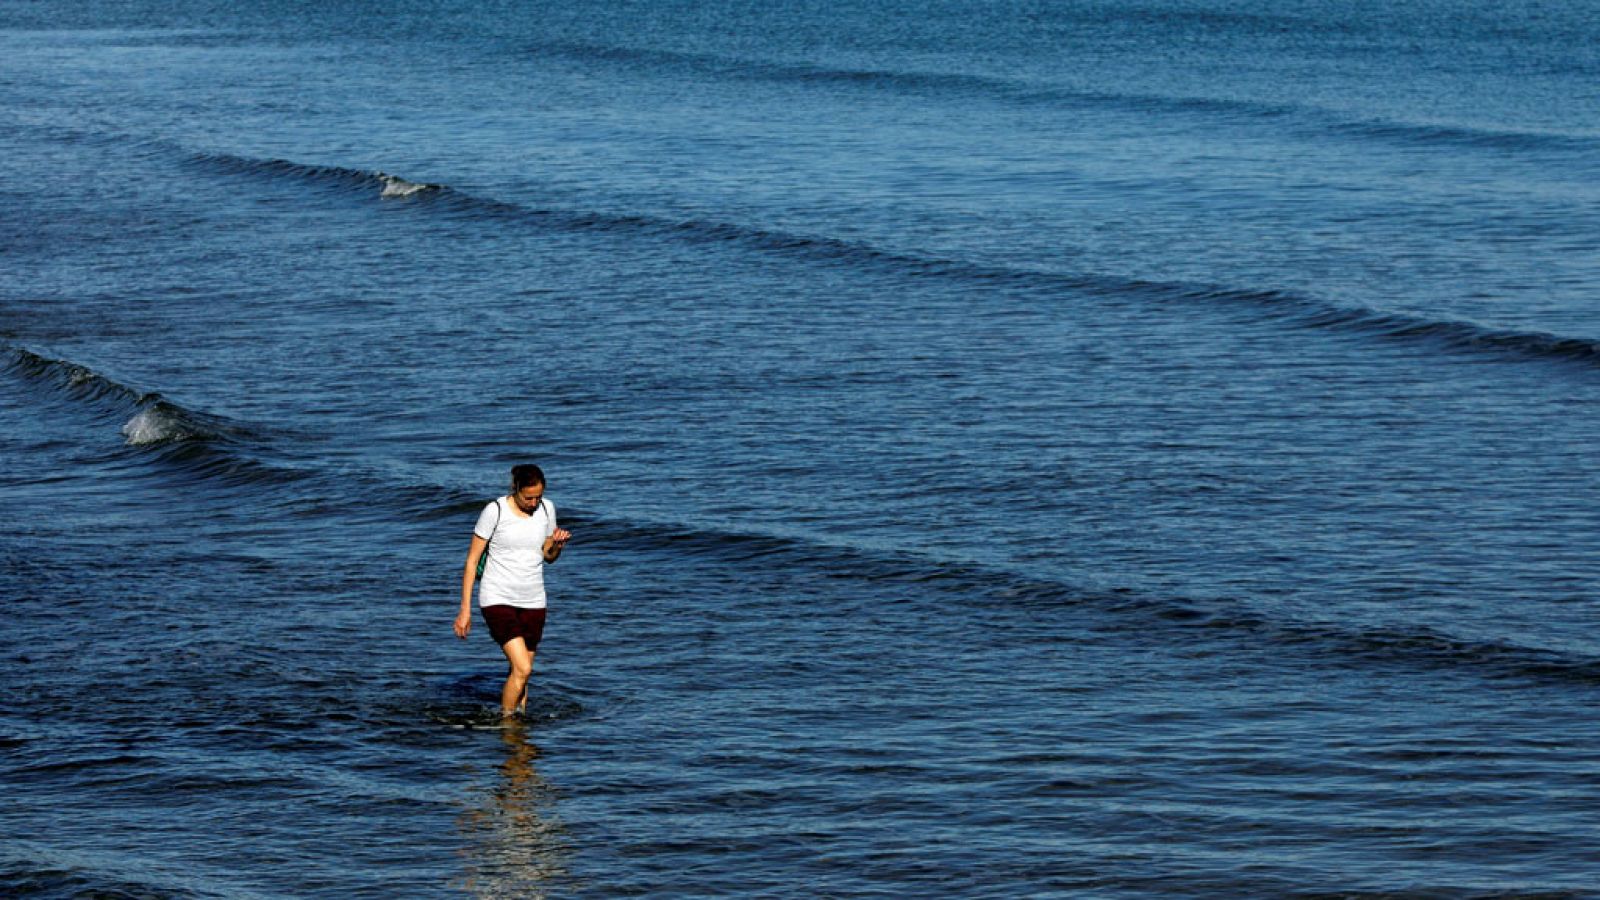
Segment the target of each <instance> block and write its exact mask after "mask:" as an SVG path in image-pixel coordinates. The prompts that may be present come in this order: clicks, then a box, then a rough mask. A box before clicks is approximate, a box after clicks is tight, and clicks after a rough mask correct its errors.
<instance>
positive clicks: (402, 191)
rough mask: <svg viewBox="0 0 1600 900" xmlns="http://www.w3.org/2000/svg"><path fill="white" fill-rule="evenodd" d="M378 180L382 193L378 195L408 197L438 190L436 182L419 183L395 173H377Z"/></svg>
mask: <svg viewBox="0 0 1600 900" xmlns="http://www.w3.org/2000/svg"><path fill="white" fill-rule="evenodd" d="M378 180H379V181H381V182H383V193H382V194H381V195H380V196H383V197H410V196H412V195H413V194H420V193H422V192H423V191H433V190H438V188H439V186H438V185H436V184H419V183H417V182H415V181H407V180H405V179H404V178H400V177H399V176H396V175H385V174H383V173H382V172H379V173H378Z"/></svg>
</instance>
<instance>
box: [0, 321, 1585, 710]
mask: <svg viewBox="0 0 1600 900" xmlns="http://www.w3.org/2000/svg"><path fill="white" fill-rule="evenodd" d="M3 352H4V353H5V354H7V355H8V356H9V359H7V360H6V361H5V363H4V364H3V365H0V370H3V371H5V372H7V373H9V374H13V375H16V376H19V377H21V378H24V379H28V380H33V381H37V382H42V383H44V384H47V385H49V386H50V387H51V388H52V389H53V390H57V391H60V392H62V393H65V394H66V395H68V396H69V397H71V398H73V399H74V400H76V401H79V402H84V403H88V404H92V405H99V406H102V407H109V408H110V409H111V410H112V411H114V412H119V413H123V414H131V415H132V418H130V419H129V422H130V424H131V423H132V422H135V421H137V420H138V419H139V417H140V416H142V415H145V414H147V413H152V412H159V413H160V414H161V415H163V416H167V417H170V422H171V424H170V425H168V426H167V427H166V428H165V429H164V430H162V431H161V432H160V433H159V435H158V436H156V437H155V439H153V440H148V441H139V440H134V439H132V437H131V436H130V439H129V441H128V443H129V444H130V446H131V449H133V450H135V451H138V452H144V453H151V454H153V455H154V456H153V458H154V459H155V460H156V461H158V462H159V463H162V464H165V465H172V466H176V467H177V468H178V469H179V470H180V471H182V472H184V473H185V474H186V475H187V476H188V477H191V478H195V479H198V480H200V481H212V482H218V483H222V484H225V485H228V486H233V487H247V488H248V487H251V486H260V487H273V488H281V487H282V486H284V485H285V483H288V482H295V483H297V486H298V488H299V490H297V491H296V492H295V494H296V495H297V496H298V497H300V498H305V497H309V496H318V497H321V498H322V500H321V501H320V507H319V508H323V509H324V510H325V511H331V510H335V509H344V508H346V507H348V508H350V509H359V508H364V507H365V506H366V505H367V502H366V499H365V498H366V497H368V496H370V493H371V492H372V491H374V490H377V489H380V488H381V489H388V490H392V489H393V488H394V485H393V484H392V483H390V482H389V481H388V480H387V479H386V478H384V477H382V476H380V475H379V474H378V473H376V472H369V471H364V470H361V469H356V470H354V471H348V470H342V469H341V470H339V471H333V470H330V469H328V468H327V467H326V466H325V465H321V464H319V462H318V461H317V460H315V459H311V458H307V459H304V460H301V463H302V464H301V465H297V466H289V465H283V464H281V463H279V462H274V461H272V460H271V459H269V458H267V456H269V455H270V454H268V453H266V452H265V451H267V449H268V448H267V447H266V446H265V445H264V442H263V441H261V440H259V439H253V438H252V436H254V435H257V434H258V430H257V429H251V428H248V427H246V426H243V425H241V424H239V423H232V422H228V421H226V420H223V419H221V418H220V417H216V416H211V415H208V414H204V413H199V412H196V411H194V410H190V409H186V408H184V407H181V406H178V405H176V404H172V403H170V402H168V401H166V400H163V399H162V398H161V395H160V394H157V393H154V392H145V391H140V390H137V389H135V388H133V387H130V386H128V385H126V384H123V383H121V382H118V381H116V380H113V379H111V378H108V377H106V376H104V375H101V374H99V373H97V372H95V371H93V370H92V369H90V368H88V367H86V366H82V365H79V364H77V363H74V362H71V361H69V360H62V359H56V358H52V357H48V356H44V355H42V354H39V353H35V352H33V351H31V350H26V349H23V348H18V347H5V348H3ZM125 433H126V426H125ZM398 494H399V496H401V497H403V498H404V499H403V500H401V501H400V503H399V504H398V505H397V506H396V507H395V508H394V509H391V510H390V511H389V512H390V514H399V515H404V516H407V517H410V518H412V519H414V520H416V521H425V522H442V521H447V520H448V521H456V520H460V521H466V520H467V519H468V518H469V517H470V515H471V514H472V513H473V512H475V511H476V510H477V509H478V508H479V507H480V506H481V504H482V503H483V500H484V495H482V494H481V493H478V492H472V491H467V490H464V489H462V488H460V487H449V486H444V485H438V484H412V485H407V486H406V489H405V490H403V491H400V492H398ZM291 499H292V498H291ZM296 502H299V501H296ZM565 518H566V519H567V521H568V522H569V523H571V524H573V526H574V527H575V528H577V529H580V530H581V531H582V532H583V535H584V541H585V542H586V543H589V542H592V543H595V544H611V545H613V546H617V547H621V548H624V549H629V550H634V551H646V552H661V551H668V552H671V553H673V554H675V555H677V556H680V557H692V558H696V559H700V560H704V561H710V562H715V563H718V564H721V565H731V566H758V567H761V568H764V569H770V568H772V567H775V566H776V567H783V568H788V569H799V570H802V571H805V572H812V571H815V572H816V573H817V574H818V575H819V576H825V577H829V578H851V579H858V580H860V581H862V582H866V583H872V584H882V583H904V584H909V585H916V586H917V588H918V591H919V594H921V595H926V596H932V597H934V599H933V600H932V601H931V602H938V603H947V602H960V603H964V604H979V605H981V604H995V605H998V606H1002V607H1016V606H1019V605H1020V606H1025V607H1026V606H1034V607H1039V608H1041V609H1059V608H1069V607H1081V608H1086V609H1092V610H1096V611H1098V612H1099V613H1100V614H1101V615H1100V616H1099V617H1097V619H1096V620H1095V624H1097V625H1101V626H1104V625H1109V626H1110V627H1111V629H1112V630H1113V631H1116V630H1118V629H1119V628H1122V627H1123V626H1122V625H1119V624H1118V623H1119V621H1120V622H1125V623H1126V626H1125V627H1126V628H1127V629H1128V630H1136V631H1138V632H1139V633H1141V634H1148V633H1150V632H1151V631H1152V630H1153V629H1154V630H1166V631H1170V632H1171V634H1172V639H1173V640H1174V641H1192V640H1193V639H1194V637H1195V635H1196V634H1197V633H1203V634H1211V635H1217V636H1225V637H1227V638H1228V639H1230V640H1236V639H1241V638H1249V641H1250V643H1252V644H1254V645H1262V646H1265V645H1271V646H1279V647H1285V648H1303V649H1308V650H1310V651H1311V652H1313V654H1314V655H1325V656H1331V657H1335V658H1340V659H1351V658H1356V659H1378V660H1383V661H1388V662H1395V663H1403V664H1413V665H1414V664H1418V663H1422V664H1427V665H1438V666H1444V667H1447V668H1454V667H1459V666H1468V667H1472V668H1478V669H1482V670H1484V671H1486V672H1488V673H1489V674H1491V675H1494V676H1500V677H1535V678H1552V679H1558V680H1562V681H1570V682H1578V683H1586V684H1595V685H1600V659H1592V658H1587V657H1581V656H1577V655H1569V654H1562V653H1558V652H1556V651H1552V650H1546V649H1542V648H1535V647H1526V646H1522V645H1517V644H1513V643H1509V642H1482V641H1469V640H1464V639H1460V638H1454V637H1450V636H1448V635H1443V634H1439V633H1437V632H1435V631H1432V630H1430V629H1428V628H1426V627H1423V626H1417V627H1406V628H1400V627H1394V626H1385V627H1382V628H1373V629H1365V630H1362V629H1352V628H1348V627H1345V626H1340V625H1335V624H1329V623H1321V622H1303V621H1295V620H1274V619H1271V618H1268V617H1266V616H1263V615H1260V614H1257V613H1254V612H1252V611H1250V610H1248V609H1246V608H1244V607H1241V606H1240V605H1239V604H1237V603H1235V602H1232V601H1228V600H1226V599H1222V600H1215V599H1213V600H1195V599H1188V598H1181V597H1159V596H1151V595H1142V594H1139V593H1137V592H1135V591H1133V590H1131V589H1125V588H1111V589H1107V588H1101V587H1087V586H1084V585H1075V584H1071V583H1068V582H1064V581H1059V580H1054V579H1049V578H1040V577H1038V576H1035V575H1031V574H1026V573H1022V572H1018V571H1013V570H1008V569H1006V568H1004V567H1000V566H994V565H988V564H979V563H975V562H965V561H956V560H948V559H940V558H937V557H932V556H926V555H923V554H918V553H913V552H909V551H906V552H896V551H893V550H887V549H883V550H869V549H863V548H860V547H848V546H837V545H834V544H830V543H827V542H825V541H820V540H817V539H815V538H807V537H800V536H790V535H780V534H769V533H758V532H742V531H733V530H728V529H723V528H714V527H705V526H694V525H690V524H672V523H650V522H641V521H630V520H616V519H606V518H603V517H597V516H593V515H592V514H589V513H586V512H584V511H582V510H569V512H568V515H567V516H566V517H565Z"/></svg>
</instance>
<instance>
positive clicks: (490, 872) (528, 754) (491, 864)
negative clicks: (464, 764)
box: [457, 719, 570, 898]
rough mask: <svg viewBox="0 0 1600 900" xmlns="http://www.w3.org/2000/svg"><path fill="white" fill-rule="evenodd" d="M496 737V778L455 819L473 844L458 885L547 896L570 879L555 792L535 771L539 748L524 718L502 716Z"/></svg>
mask: <svg viewBox="0 0 1600 900" xmlns="http://www.w3.org/2000/svg"><path fill="white" fill-rule="evenodd" d="M498 737H499V746H498V748H497V749H498V751H499V753H500V756H499V759H500V761H499V764H498V765H497V766H496V771H495V777H494V780H493V781H492V782H491V783H490V785H489V786H488V789H487V790H485V791H482V792H481V793H476V794H474V795H473V796H472V798H471V799H469V801H468V804H467V807H466V809H465V810H463V811H462V813H461V815H460V817H458V819H457V825H458V827H459V828H460V830H461V833H462V836H463V837H464V838H465V839H466V842H467V844H468V846H470V847H471V848H472V849H471V850H470V851H469V853H470V857H469V858H468V859H467V860H466V872H465V875H464V878H463V880H462V883H461V887H462V888H463V889H465V890H466V891H467V892H468V893H470V894H472V895H473V896H476V897H519V898H537V897H545V896H548V895H549V894H550V893H551V891H552V890H554V889H555V888H556V887H557V886H559V885H561V884H563V883H565V882H566V881H567V880H568V879H567V871H566V858H567V856H568V855H569V853H570V851H569V849H568V846H567V836H566V830H565V828H564V827H563V826H562V824H561V822H560V819H559V818H558V817H557V816H556V811H555V790H554V788H552V787H551V785H550V783H549V782H548V781H546V780H545V778H544V776H543V775H541V774H539V768H538V760H539V756H540V751H539V747H538V745H536V744H534V743H533V741H532V740H530V739H529V736H528V725H527V724H526V723H525V722H523V721H521V720H519V719H508V720H506V722H505V725H504V727H503V728H501V729H500V730H499V734H498ZM486 752H487V751H486Z"/></svg>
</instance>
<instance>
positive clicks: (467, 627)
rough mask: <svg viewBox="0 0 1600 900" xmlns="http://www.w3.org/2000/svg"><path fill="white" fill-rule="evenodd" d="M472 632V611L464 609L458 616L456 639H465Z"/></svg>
mask: <svg viewBox="0 0 1600 900" xmlns="http://www.w3.org/2000/svg"><path fill="white" fill-rule="evenodd" d="M471 632H472V612H471V610H465V609H463V610H462V611H461V614H460V615H458V616H456V637H458V638H462V639H465V638H466V636H467V635H468V634H470V633H471Z"/></svg>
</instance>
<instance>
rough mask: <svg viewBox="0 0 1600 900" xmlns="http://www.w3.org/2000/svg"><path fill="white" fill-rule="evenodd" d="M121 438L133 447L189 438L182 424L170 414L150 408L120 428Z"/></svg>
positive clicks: (143, 410)
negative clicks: (125, 439)
mask: <svg viewBox="0 0 1600 900" xmlns="http://www.w3.org/2000/svg"><path fill="white" fill-rule="evenodd" d="M122 436H123V437H125V438H127V439H128V443H130V444H133V445H134V446H140V445H144V444H160V443H163V442H165V441H181V440H183V439H184V438H186V437H189V436H190V432H189V430H188V429H187V428H185V427H184V424H183V422H182V421H181V420H180V419H179V418H178V417H177V416H174V415H172V414H171V413H167V412H163V411H162V410H161V409H159V408H156V407H151V408H148V409H141V410H139V412H138V413H137V414H136V415H134V417H133V418H131V419H129V420H128V421H127V423H126V424H124V425H123V426H122Z"/></svg>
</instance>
